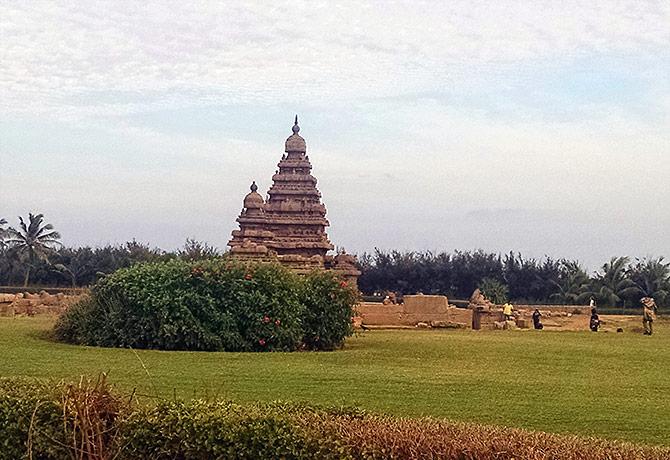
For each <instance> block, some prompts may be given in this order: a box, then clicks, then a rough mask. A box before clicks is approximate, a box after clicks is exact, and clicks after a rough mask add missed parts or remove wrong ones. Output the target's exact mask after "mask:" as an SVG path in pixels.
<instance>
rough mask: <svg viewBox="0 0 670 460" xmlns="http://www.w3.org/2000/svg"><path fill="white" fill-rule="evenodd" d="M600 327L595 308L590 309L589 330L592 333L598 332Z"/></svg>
mask: <svg viewBox="0 0 670 460" xmlns="http://www.w3.org/2000/svg"><path fill="white" fill-rule="evenodd" d="M599 327H600V318H599V317H598V312H597V311H596V309H595V308H592V309H591V321H589V328H590V329H591V330H592V331H593V332H598V328H599Z"/></svg>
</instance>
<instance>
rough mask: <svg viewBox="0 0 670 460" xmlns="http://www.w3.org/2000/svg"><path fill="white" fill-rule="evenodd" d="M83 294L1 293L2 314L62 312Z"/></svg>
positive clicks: (56, 313)
mask: <svg viewBox="0 0 670 460" xmlns="http://www.w3.org/2000/svg"><path fill="white" fill-rule="evenodd" d="M80 298H81V295H66V294H63V293H57V294H48V293H47V292H45V291H42V292H40V293H39V294H31V293H28V292H25V293H19V294H6V293H5V294H3V293H0V316H14V315H27V316H32V315H41V314H54V315H58V314H60V313H62V312H63V311H64V310H65V309H66V308H67V307H68V305H70V304H71V303H73V302H76V301H77V300H78V299H80Z"/></svg>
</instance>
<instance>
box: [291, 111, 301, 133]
mask: <svg viewBox="0 0 670 460" xmlns="http://www.w3.org/2000/svg"><path fill="white" fill-rule="evenodd" d="M299 131H300V126H298V115H296V116H295V124H294V125H293V134H298V132H299Z"/></svg>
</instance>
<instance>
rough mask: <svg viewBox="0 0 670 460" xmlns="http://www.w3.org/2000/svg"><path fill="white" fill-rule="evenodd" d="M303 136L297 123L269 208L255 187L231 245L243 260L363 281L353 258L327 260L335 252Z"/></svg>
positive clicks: (245, 200)
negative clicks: (329, 273)
mask: <svg viewBox="0 0 670 460" xmlns="http://www.w3.org/2000/svg"><path fill="white" fill-rule="evenodd" d="M299 131H300V127H299V126H298V117H296V120H295V125H294V126H293V134H292V135H291V136H289V138H288V139H286V144H285V152H286V154H285V155H283V156H282V159H281V161H280V162H279V163H278V164H277V168H278V169H277V171H276V173H275V174H274V175H273V176H272V182H273V183H272V186H271V187H270V189H269V190H268V192H267V195H268V200H267V202H265V201H264V200H263V197H262V196H261V195H260V194H258V193H257V191H256V190H257V188H258V187H257V186H256V183H255V182H254V183H253V184H252V185H251V193H249V194H248V195H247V196H246V197H245V198H244V207H243V209H242V212H241V213H240V216H239V217H238V218H237V222H238V223H239V224H240V229H239V230H234V231H233V232H232V239H231V240H230V241H229V242H228V245H229V246H230V247H231V253H232V254H233V255H234V256H236V257H239V258H242V259H257V260H258V259H262V260H277V261H279V262H280V263H282V264H283V265H285V266H287V267H289V268H290V269H292V270H295V271H296V272H299V273H307V272H309V271H311V270H314V269H326V270H334V271H336V272H338V274H340V275H342V276H343V277H344V278H346V279H347V280H349V281H352V282H353V283H354V284H355V282H356V279H357V277H358V276H359V275H360V272H359V271H358V269H357V268H356V260H355V258H354V257H353V256H350V255H347V254H338V255H336V256H332V255H327V253H328V251H330V250H332V249H333V245H332V243H331V242H330V240H329V239H328V235H327V234H326V227H328V226H329V225H330V223H329V222H328V219H326V207H325V206H324V205H323V204H322V203H321V193H320V192H319V190H318V189H317V188H316V184H317V180H316V178H315V177H314V176H312V174H311V171H312V164H311V163H310V161H309V157H308V156H307V155H306V154H305V152H306V151H307V145H306V143H305V140H304V139H303V138H302V137H301V136H300V135H299V134H298V132H299Z"/></svg>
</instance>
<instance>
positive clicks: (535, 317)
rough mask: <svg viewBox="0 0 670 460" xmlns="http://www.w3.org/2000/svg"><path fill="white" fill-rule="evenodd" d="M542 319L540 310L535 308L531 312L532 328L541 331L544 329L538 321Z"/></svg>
mask: <svg viewBox="0 0 670 460" xmlns="http://www.w3.org/2000/svg"><path fill="white" fill-rule="evenodd" d="M541 317H542V313H540V310H538V309H537V308H536V309H535V311H534V312H533V327H534V328H535V329H537V330H540V331H541V330H542V329H544V326H543V325H542V322H541V321H540V318H541Z"/></svg>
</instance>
